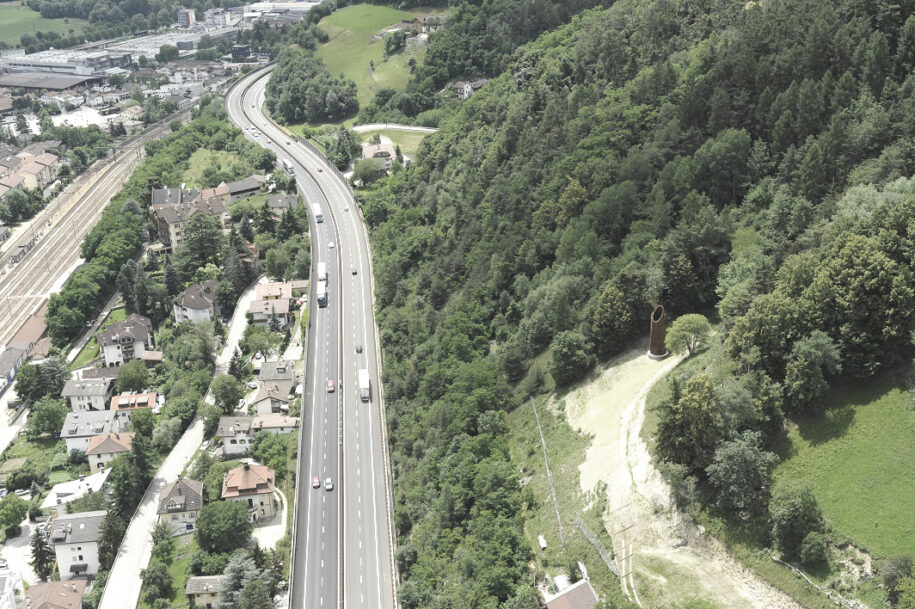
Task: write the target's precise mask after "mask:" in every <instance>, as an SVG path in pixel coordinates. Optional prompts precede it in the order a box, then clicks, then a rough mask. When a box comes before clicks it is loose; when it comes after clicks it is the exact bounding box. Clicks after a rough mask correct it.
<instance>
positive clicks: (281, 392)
mask: <svg viewBox="0 0 915 609" xmlns="http://www.w3.org/2000/svg"><path fill="white" fill-rule="evenodd" d="M262 366H263V365H262ZM292 389H293V384H292V383H291V382H288V381H270V382H269V383H261V385H260V387H259V388H258V390H257V394H256V395H255V396H254V399H253V400H251V403H252V404H254V403H257V402H260V401H261V400H266V399H267V398H272V399H274V400H280V401H281V402H288V401H289V396H290V394H291V393H292Z"/></svg>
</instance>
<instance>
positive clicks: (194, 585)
mask: <svg viewBox="0 0 915 609" xmlns="http://www.w3.org/2000/svg"><path fill="white" fill-rule="evenodd" d="M225 579H226V576H225V575H195V576H194V577H189V578H187V584H185V586H184V593H185V594H186V595H187V600H188V604H190V606H191V607H198V608H199V609H216V608H217V607H219V601H220V600H221V594H220V593H221V592H222V587H223V585H224V584H225Z"/></svg>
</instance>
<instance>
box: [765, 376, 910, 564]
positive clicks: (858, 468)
mask: <svg viewBox="0 0 915 609" xmlns="http://www.w3.org/2000/svg"><path fill="white" fill-rule="evenodd" d="M827 403H831V404H832V406H831V407H830V408H829V410H827V411H826V413H825V414H824V415H822V416H819V417H814V418H810V419H802V420H798V421H797V422H796V423H793V424H791V425H790V426H789V430H788V436H787V439H786V443H785V445H784V446H783V447H782V450H781V452H782V456H783V457H787V459H786V460H785V461H784V462H783V463H782V464H781V465H780V466H779V467H778V469H777V470H776V473H775V475H776V479H777V480H780V481H781V480H797V481H804V482H806V483H807V484H810V485H811V486H812V487H813V490H814V494H815V495H816V498H817V501H818V502H819V504H820V507H821V508H822V510H823V515H824V516H825V518H826V520H827V521H828V522H829V524H830V525H831V527H832V528H833V530H834V532H835V533H836V535H835V537H836V538H837V539H836V541H840V540H841V539H842V538H844V537H847V538H849V539H851V540H852V541H853V542H854V543H855V544H857V545H859V546H863V547H865V548H867V549H868V550H869V551H870V552H872V553H874V554H875V555H876V556H878V557H890V556H895V555H899V554H904V553H909V552H911V551H912V548H913V547H915V521H913V520H912V517H911V516H912V506H913V505H915V486H913V485H912V484H908V483H907V481H911V480H912V479H913V478H915V443H913V442H912V438H913V436H915V410H913V408H912V398H911V396H910V395H909V394H908V392H907V391H906V390H905V389H904V387H903V386H902V384H901V383H897V382H895V381H893V380H889V379H883V380H880V381H877V382H875V383H871V384H868V385H866V386H863V387H841V388H837V389H836V390H835V391H833V393H832V395H831V396H830V399H828V400H827Z"/></svg>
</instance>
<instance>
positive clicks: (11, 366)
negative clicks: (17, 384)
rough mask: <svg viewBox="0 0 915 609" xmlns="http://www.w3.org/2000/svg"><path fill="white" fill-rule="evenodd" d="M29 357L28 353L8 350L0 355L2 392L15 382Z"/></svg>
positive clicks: (0, 387) (12, 349)
mask: <svg viewBox="0 0 915 609" xmlns="http://www.w3.org/2000/svg"><path fill="white" fill-rule="evenodd" d="M27 357H28V353H26V352H25V351H23V350H22V349H15V348H7V349H6V350H5V351H3V352H2V353H0V392H2V391H3V390H4V389H5V388H6V387H7V386H8V385H9V384H10V383H12V382H13V379H14V378H15V377H16V373H17V372H19V367H20V366H22V364H23V363H25V360H26V358H27Z"/></svg>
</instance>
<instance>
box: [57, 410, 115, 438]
mask: <svg viewBox="0 0 915 609" xmlns="http://www.w3.org/2000/svg"><path fill="white" fill-rule="evenodd" d="M116 419H117V414H116V413H114V412H111V411H110V410H89V411H87V412H68V413H67V417H66V418H65V419H64V426H63V427H62V428H61V430H60V437H61V438H63V439H64V440H66V439H67V438H86V437H91V436H97V435H99V434H106V433H110V432H112V431H114V430H115V429H116V428H117V420H116Z"/></svg>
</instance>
